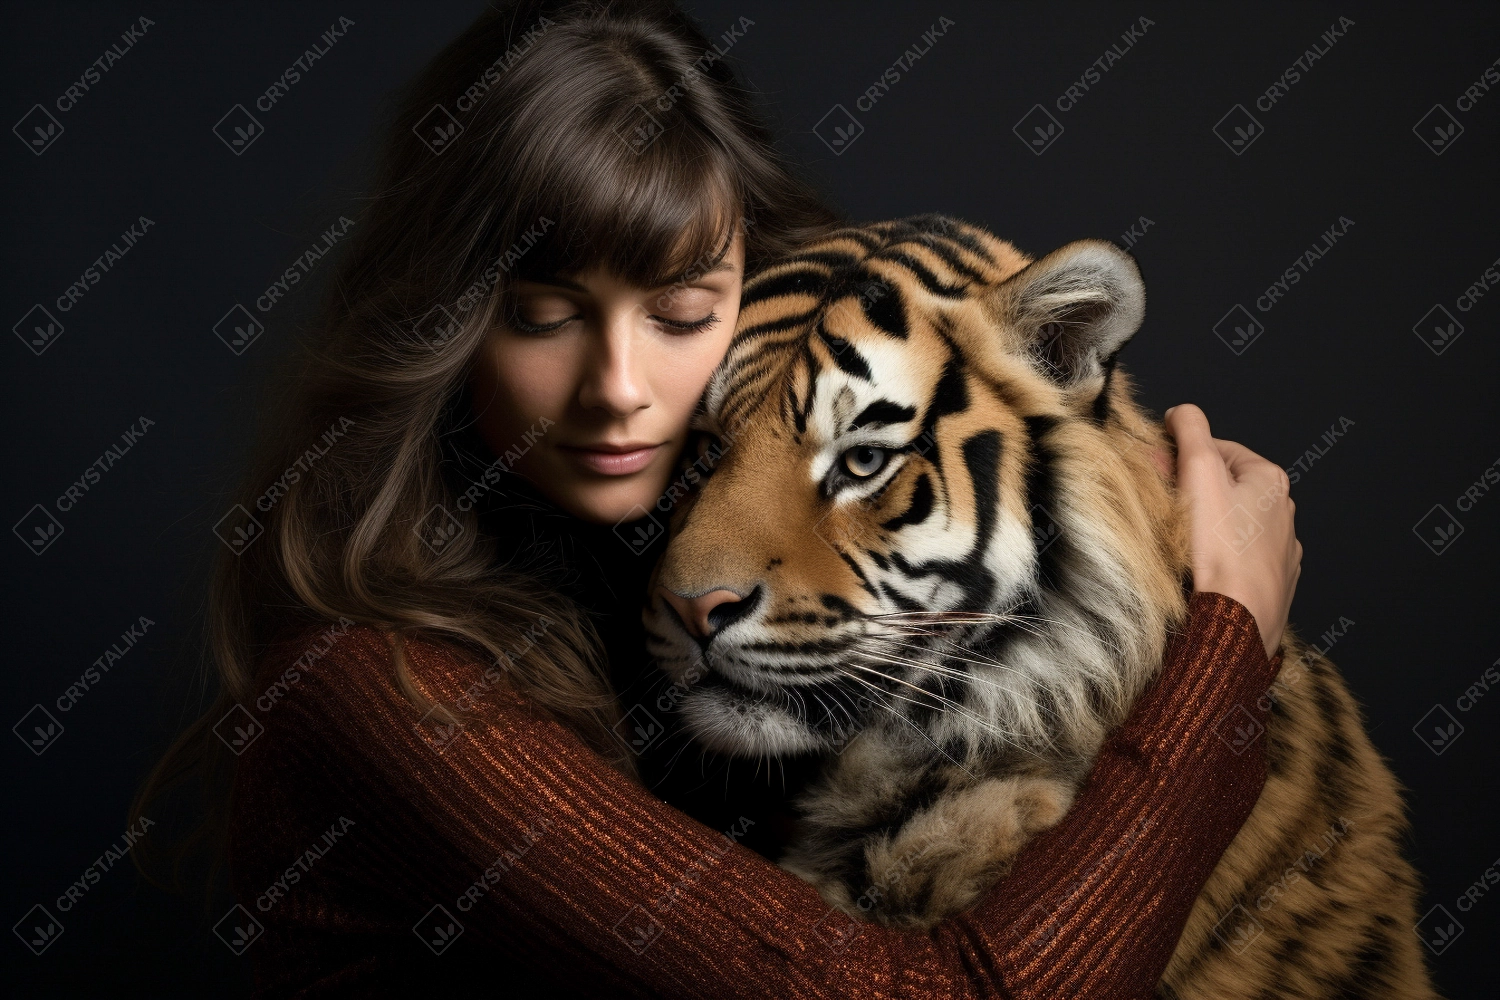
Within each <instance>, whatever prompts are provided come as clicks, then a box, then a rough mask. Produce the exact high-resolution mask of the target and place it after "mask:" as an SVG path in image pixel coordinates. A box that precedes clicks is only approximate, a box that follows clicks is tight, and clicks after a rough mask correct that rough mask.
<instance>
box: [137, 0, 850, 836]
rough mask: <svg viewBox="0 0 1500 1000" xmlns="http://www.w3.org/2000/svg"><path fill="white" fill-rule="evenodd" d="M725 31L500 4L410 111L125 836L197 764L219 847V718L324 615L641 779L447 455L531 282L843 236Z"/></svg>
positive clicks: (438, 62)
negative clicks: (411, 655) (762, 106)
mask: <svg viewBox="0 0 1500 1000" xmlns="http://www.w3.org/2000/svg"><path fill="white" fill-rule="evenodd" d="M727 27H728V28H729V29H730V30H729V31H727V32H725V33H724V35H722V36H721V37H720V39H719V40H718V41H716V42H715V43H710V42H709V41H708V40H707V39H706V38H705V37H704V36H703V34H702V33H700V32H699V31H698V29H697V28H696V27H695V26H694V25H693V23H692V22H691V21H690V20H689V19H688V18H687V17H686V16H685V15H684V14H683V13H682V12H681V11H679V10H678V9H677V8H676V7H675V5H674V4H672V3H670V2H667V0H631V2H627V0H619V2H611V0H529V2H528V0H521V2H517V3H510V4H504V5H497V6H495V7H493V8H491V9H489V10H487V11H486V12H485V13H484V14H483V15H481V16H480V17H479V19H478V20H476V21H475V22H474V23H473V24H472V25H471V26H470V27H469V28H468V29H467V30H465V31H464V32H463V34H462V35H460V36H459V37H458V38H457V39H455V40H454V41H453V42H452V43H450V44H449V45H448V46H447V47H446V48H444V49H443V50H442V51H441V52H439V53H438V54H437V55H436V56H435V57H434V58H433V59H432V60H431V62H430V63H428V65H427V66H426V68H425V69H424V70H423V71H422V72H421V73H420V74H419V75H418V76H417V77H416V78H415V80H413V81H412V82H411V83H410V84H409V85H408V86H407V87H406V88H405V90H404V91H403V92H401V93H400V94H399V95H398V99H397V101H396V103H395V106H394V120H393V121H392V122H391V127H390V131H389V136H388V138H387V139H386V142H385V147H384V151H383V155H382V157H381V159H380V162H379V166H378V172H377V181H376V185H375V188H374V192H373V195H372V196H371V197H370V198H369V199H368V202H367V204H366V205H365V206H364V207H363V209H362V210H361V211H360V212H359V213H358V215H357V219H356V220H355V224H354V225H353V227H352V230H353V237H352V239H350V240H348V241H346V244H345V249H344V251H343V252H344V254H345V256H344V258H343V260H342V263H341V264H340V265H339V268H338V270H337V271H336V273H335V276H334V278H333V279H332V281H331V285H330V287H329V289H328V292H327V294H326V296H325V299H324V304H323V306H322V311H321V314H320V316H319V317H318V319H317V321H316V323H315V327H314V329H315V336H314V337H313V338H311V342H310V343H308V344H307V345H306V346H305V347H304V349H303V352H302V355H301V356H300V357H299V358H298V359H296V361H295V362H294V366H295V367H293V368H292V369H291V370H292V371H295V372H296V375H295V377H291V378H283V379H280V380H279V381H280V382H281V383H282V385H283V386H284V387H285V388H284V391H283V395H284V397H285V398H284V400H283V401H282V402H281V403H280V405H277V406H276V407H275V410H276V412H277V413H278V415H279V419H278V420H277V421H275V422H274V423H272V424H271V425H270V426H268V427H267V428H266V431H267V433H266V434H265V437H264V439H263V441H262V443H261V446H260V457H259V459H258V460H257V461H256V462H255V463H254V464H253V466H252V468H251V471H250V473H249V474H248V476H247V477H246V478H245V480H244V482H243V483H242V485H241V487H240V489H239V491H238V496H237V497H236V498H235V499H236V500H237V501H238V504H239V507H238V508H235V509H237V510H238V509H242V510H243V511H244V513H245V515H246V518H245V519H242V523H232V524H225V525H224V526H223V529H222V530H221V531H220V532H219V533H220V534H221V536H223V537H224V539H225V541H226V547H225V548H224V549H223V552H222V554H221V556H220V558H219V560H218V563H217V565H216V567H215V569H214V572H213V576H212V581H211V584H210V590H209V596H208V602H207V603H208V606H207V614H206V621H205V623H204V646H205V652H206V656H205V658H206V659H207V660H209V661H211V662H212V664H213V667H214V668H215V670H216V671H217V676H218V680H219V692H218V695H217V700H216V701H215V702H214V704H213V706H212V707H211V708H210V709H209V711H208V712H207V713H205V714H204V715H203V716H202V717H201V718H200V719H198V721H197V722H195V723H194V724H193V725H192V726H190V727H189V728H188V729H187V730H186V731H185V732H184V733H183V734H182V735H181V736H180V737H179V738H178V739H177V741H176V742H175V743H174V744H173V745H172V746H171V747H170V748H169V750H168V751H167V753H166V754H165V755H164V756H163V758H162V759H161V761H160V762H159V763H158V764H157V765H156V767H155V768H154V769H153V771H152V772H151V774H150V775H149V777H148V778H147V780H146V782H145V784H144V786H143V788H142V789H141V792H140V793H139V795H138V796H137V798H136V801H135V803H134V805H133V807H132V811H131V820H132V822H133V821H134V820H135V818H136V817H138V816H140V815H141V811H142V809H143V808H144V807H145V806H146V805H147V804H148V803H150V802H151V801H152V800H153V799H154V798H155V797H157V796H158V794H159V793H160V792H162V791H163V790H164V789H165V788H166V787H167V786H169V785H172V784H175V783H176V781H177V780H178V779H180V778H182V777H185V776H187V775H189V774H193V773H196V774H198V775H199V776H200V777H202V778H204V779H205V780H206V781H207V782H208V784H209V786H210V789H219V790H221V791H220V793H219V794H216V795H210V797H209V803H208V804H209V814H208V817H207V822H206V823H205V824H204V825H203V826H202V827H201V828H200V830H199V834H198V837H195V838H193V839H194V840H197V839H200V838H201V837H202V836H203V835H205V834H210V835H215V839H216V840H220V842H222V841H221V839H220V838H222V834H223V831H224V827H225V821H226V819H227V798H228V796H227V794H222V790H223V789H225V788H226V786H227V784H228V782H227V781H226V780H224V779H225V778H226V776H227V775H226V772H228V771H232V765H233V758H232V757H230V756H229V755H228V752H227V750H226V748H225V747H224V746H223V745H222V744H221V743H220V741H219V740H218V739H217V738H216V737H215V735H214V733H213V727H214V726H215V724H216V723H218V722H219V721H220V720H221V719H222V718H223V717H224V716H225V714H226V713H228V712H232V711H233V710H234V706H235V705H236V704H240V705H245V704H249V703H251V701H253V699H254V698H255V696H256V694H257V692H256V690H255V689H254V681H255V676H256V668H257V666H258V663H259V660H260V659H261V657H262V655H263V654H264V652H265V651H266V650H267V649H268V648H270V647H271V646H272V644H273V643H275V642H277V641H278V639H279V638H282V637H285V636H286V635H287V634H288V633H290V632H293V631H295V630H297V629H310V630H312V631H313V633H314V634H315V633H316V631H317V629H319V628H320V627H324V628H326V627H327V626H328V625H330V624H331V623H339V624H337V625H334V626H333V628H334V629H337V630H343V629H346V628H347V627H348V625H349V624H350V623H359V624H369V625H374V626H377V627H379V628H380V629H382V630H383V631H385V632H386V634H387V635H388V637H389V638H390V640H391V646H392V650H393V655H394V659H395V664H396V671H397V676H398V678H399V680H400V681H401V684H402V687H403V689H404V690H405V691H406V693H407V695H408V697H410V698H411V699H412V700H413V702H414V704H416V705H417V707H419V708H422V709H424V710H425V709H426V708H428V707H431V706H428V705H425V704H423V701H424V699H422V697H421V696H420V695H419V693H418V692H417V690H416V689H415V687H414V686H413V685H412V683H411V680H410V676H409V673H408V665H407V662H406V657H405V655H404V652H403V646H402V637H403V636H411V635H415V634H417V633H419V632H420V633H423V634H424V635H426V636H428V637H434V638H440V639H443V640H445V641H448V642H451V643H454V644H457V645H460V646H462V647H464V648H466V649H469V650H472V651H473V652H475V653H476V654H478V655H480V656H482V657H484V658H485V659H488V660H490V661H491V662H493V661H494V660H497V659H498V660H502V661H504V662H506V663H507V664H508V665H509V678H510V681H511V682H512V683H514V684H516V685H517V686H519V687H521V688H522V689H524V690H525V692H526V693H527V694H528V695H529V696H530V698H531V700H532V701H533V702H534V703H535V704H537V705H540V706H542V707H544V708H545V709H547V710H548V711H550V712H551V713H553V715H555V716H556V717H557V718H558V719H559V720H560V721H562V722H564V723H565V724H567V725H569V726H570V727H572V728H573V729H574V730H575V731H576V732H578V733H579V734H580V736H582V737H583V738H584V739H585V740H586V741H587V742H588V744H589V745H590V746H592V747H593V748H595V749H596V750H597V751H598V752H600V753H601V754H603V755H605V757H606V758H607V759H608V760H610V762H611V763H612V764H613V765H614V766H615V767H617V768H619V769H620V770H622V771H624V772H625V773H627V774H630V773H633V765H632V763H631V756H630V754H628V753H627V752H625V751H624V750H623V748H622V746H621V744H620V742H619V741H618V740H617V739H616V738H615V737H614V736H613V734H612V732H611V726H612V725H613V724H614V723H615V722H616V721H617V720H618V717H619V716H618V712H619V710H618V708H617V706H616V702H615V699H614V697H613V693H612V692H611V690H610V685H609V681H608V675H607V672H606V664H605V659H604V653H603V651H602V650H601V649H600V647H599V642H598V637H597V634H596V633H595V631H594V629H593V627H592V625H591V624H590V623H589V621H588V619H587V617H586V616H585V615H584V614H583V613H582V612H581V611H580V609H578V607H577V606H576V605H574V604H573V603H572V602H570V601H569V600H568V599H566V598H565V597H564V596H563V595H561V594H559V593H557V592H556V591H555V590H554V589H549V588H546V587H539V586H538V585H537V582H536V581H535V580H533V579H530V578H528V577H527V576H526V575H525V574H524V573H521V572H518V571H517V570H515V569H514V568H511V567H509V566H507V565H497V559H496V558H495V553H496V546H495V544H494V539H492V538H489V537H486V536H485V534H484V533H483V532H482V531H481V530H480V524H479V522H478V519H477V517H476V515H475V514H474V512H472V511H470V510H466V509H464V507H463V506H462V505H460V504H458V503H456V500H457V498H458V496H459V494H460V493H461V492H462V490H463V484H462V483H457V484H456V483H455V482H453V476H452V473H451V470H448V469H445V462H444V461H443V457H444V456H443V451H442V444H441V439H442V437H443V435H444V434H445V433H446V432H448V431H449V430H450V429H451V428H452V427H453V426H455V422H457V421H461V420H462V419H464V415H463V414H461V413H460V412H459V411H460V410H461V403H462V401H463V400H465V399H466V394H465V392H464V386H465V383H466V376H467V373H468V370H469V367H470V363H471V361H472V359H473V357H474V355H475V353H476V351H477V350H478V349H479V347H480V346H481V344H482V342H483V340H484V338H485V336H486V334H487V332H488V331H489V330H490V329H491V328H492V327H493V326H494V324H495V323H496V322H497V321H498V318H499V317H501V316H502V313H501V312H500V310H501V308H502V304H503V302H504V301H505V295H506V292H507V291H508V289H509V288H510V287H511V285H512V284H513V283H514V281H515V280H516V278H517V276H519V275H524V274H531V273H537V274H551V273H558V272H565V271H570V270H581V269H586V268H588V267H590V266H594V265H603V266H605V267H607V268H609V269H611V270H613V271H614V272H615V273H617V274H619V275H620V276H622V277H624V278H626V279H628V280H631V281H633V282H635V283H637V284H639V285H641V286H644V287H656V286H657V285H659V284H662V283H665V282H667V281H669V280H670V279H671V278H672V277H673V276H676V275H680V274H682V273H683V272H686V271H689V270H690V269H691V268H692V267H693V264H694V262H695V261H700V260H706V259H711V258H712V257H713V256H715V253H716V252H717V251H720V250H722V248H723V247H724V246H725V239H726V235H725V234H726V233H728V232H732V227H734V226H735V225H742V226H743V227H744V232H745V239H746V242H745V250H746V271H747V273H753V272H754V271H755V270H758V269H759V268H761V267H762V266H764V265H765V264H767V263H769V262H770V261H772V260H774V259H776V258H777V257H778V256H780V255H782V254H784V253H786V252H788V251H789V250H790V249H792V248H793V247H795V246H796V245H798V244H800V243H802V242H805V241H806V240H808V239H811V238H814V237H816V236H817V235H819V234H821V233H822V232H824V231H826V230H827V229H829V228H830V227H832V226H834V225H835V224H836V223H837V221H838V220H837V218H836V217H835V215H834V214H833V213H832V212H831V211H830V210H829V209H828V208H826V207H825V206H824V205H823V204H822V203H821V202H820V200H819V199H818V197H817V196H816V195H815V193H814V192H813V191H812V190H811V189H810V188H809V187H808V186H806V185H805V184H804V183H802V182H801V181H799V180H798V179H797V178H796V177H795V176H794V175H793V174H792V172H791V171H790V169H789V168H788V167H787V165H786V163H785V161H784V159H783V158H782V156H781V155H780V154H779V153H778V152H777V150H776V148H775V146H774V144H773V142H772V139H771V137H770V135H769V133H768V131H767V129H766V128H765V126H764V124H763V123H762V120H761V118H760V117H759V115H758V113H757V110H756V108H755V106H754V102H753V100H752V99H751V97H750V95H749V94H748V93H747V92H746V91H745V89H744V88H743V87H742V86H741V85H740V84H739V83H738V82H737V81H736V79H735V76H734V73H733V72H732V70H731V69H730V67H729V65H728V63H727V62H726V61H725V58H724V56H723V52H724V51H725V49H726V47H727V46H729V45H732V44H733V42H734V41H736V40H737V39H738V38H739V37H742V36H743V33H744V32H745V31H747V30H752V26H751V25H750V24H748V23H746V22H744V21H741V22H740V23H739V24H737V25H731V26H727ZM446 464H450V465H451V463H446ZM294 468H295V469H296V470H297V475H295V476H289V475H288V474H287V473H288V470H291V469H294ZM250 517H253V518H254V520H253V521H252V520H249V518H250ZM232 520H233V518H231V521H232ZM455 525H456V527H455ZM432 531H435V532H436V536H435V537H434V536H433V535H432V534H426V535H424V534H423V533H424V532H432ZM435 542H440V543H441V544H433V543H435ZM215 544H217V543H215ZM539 621H545V622H546V623H547V625H546V627H545V628H543V629H537V628H536V627H535V625H536V623H537V622H539Z"/></svg>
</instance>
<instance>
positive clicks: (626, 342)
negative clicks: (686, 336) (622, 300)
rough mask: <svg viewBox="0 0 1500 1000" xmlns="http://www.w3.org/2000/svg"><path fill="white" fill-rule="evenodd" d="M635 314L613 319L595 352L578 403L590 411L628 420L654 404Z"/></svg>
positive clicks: (601, 336)
mask: <svg viewBox="0 0 1500 1000" xmlns="http://www.w3.org/2000/svg"><path fill="white" fill-rule="evenodd" d="M638 340H639V338H638V337H637V336H636V332H635V319H634V316H633V315H625V316H617V317H612V318H610V319H609V320H608V321H607V323H606V325H605V326H604V328H603V329H601V330H600V332H599V338H598V345H597V348H596V349H595V350H593V351H592V352H591V356H590V358H589V360H588V364H587V367H586V370H585V373H584V377H583V379H582V382H581V384H580V385H579V387H578V401H579V403H580V404H581V405H582V406H583V408H584V409H586V410H603V411H604V412H606V413H607V414H609V415H610V416H612V417H628V416H630V415H631V414H632V413H634V412H635V411H637V410H640V409H644V408H645V407H647V406H650V405H651V383H650V379H649V378H648V377H647V375H646V372H645V370H644V366H645V362H646V360H647V359H646V358H644V357H643V356H642V355H641V351H640V347H641V344H640V343H638Z"/></svg>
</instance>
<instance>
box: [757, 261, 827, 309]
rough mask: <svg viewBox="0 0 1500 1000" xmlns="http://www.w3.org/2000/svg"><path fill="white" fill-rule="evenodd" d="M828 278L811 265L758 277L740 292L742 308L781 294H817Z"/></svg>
mask: <svg viewBox="0 0 1500 1000" xmlns="http://www.w3.org/2000/svg"><path fill="white" fill-rule="evenodd" d="M797 263H800V261H798V262H797ZM827 279H828V276H827V275H826V274H824V273H823V272H821V271H818V270H816V269H814V268H810V267H793V268H789V269H788V270H785V271H781V272H779V273H776V274H769V275H765V276H763V277H760V278H756V279H755V280H753V281H751V282H749V283H748V284H747V285H745V288H744V290H743V291H742V292H741V293H740V309H742V310H743V309H745V308H746V307H748V306H750V305H752V304H754V303H756V302H763V301H765V300H766V299H771V298H775V297H777V296H779V295H817V294H818V291H819V289H820V288H822V286H823V283H824V282H825V281H827Z"/></svg>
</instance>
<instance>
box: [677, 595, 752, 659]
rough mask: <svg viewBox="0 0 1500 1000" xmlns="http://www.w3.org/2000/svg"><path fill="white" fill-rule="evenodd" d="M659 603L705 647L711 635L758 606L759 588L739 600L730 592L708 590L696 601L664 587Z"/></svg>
mask: <svg viewBox="0 0 1500 1000" xmlns="http://www.w3.org/2000/svg"><path fill="white" fill-rule="evenodd" d="M658 593H659V594H660V595H661V598H662V600H664V601H666V602H667V603H668V604H670V605H671V606H672V610H674V611H676V612H677V617H678V618H680V619H682V624H683V627H684V628H686V629H687V630H688V634H689V635H691V636H692V637H693V638H695V639H697V640H698V642H699V644H700V645H704V646H706V645H707V644H708V641H709V640H710V639H712V638H713V636H714V633H715V632H717V631H719V630H720V629H722V628H724V627H725V626H727V625H729V624H730V623H731V622H735V621H738V620H739V619H741V618H743V617H745V615H747V614H749V613H750V612H751V610H753V609H754V607H755V605H756V604H758V603H759V602H760V588H759V587H756V588H755V589H754V590H752V591H751V592H750V596H748V597H741V596H740V595H739V594H736V593H735V592H734V591H732V590H723V589H720V590H710V591H709V592H708V593H706V594H703V595H701V596H699V597H683V596H682V595H681V594H679V593H677V592H676V591H672V590H668V589H667V588H666V587H660V588H658Z"/></svg>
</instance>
